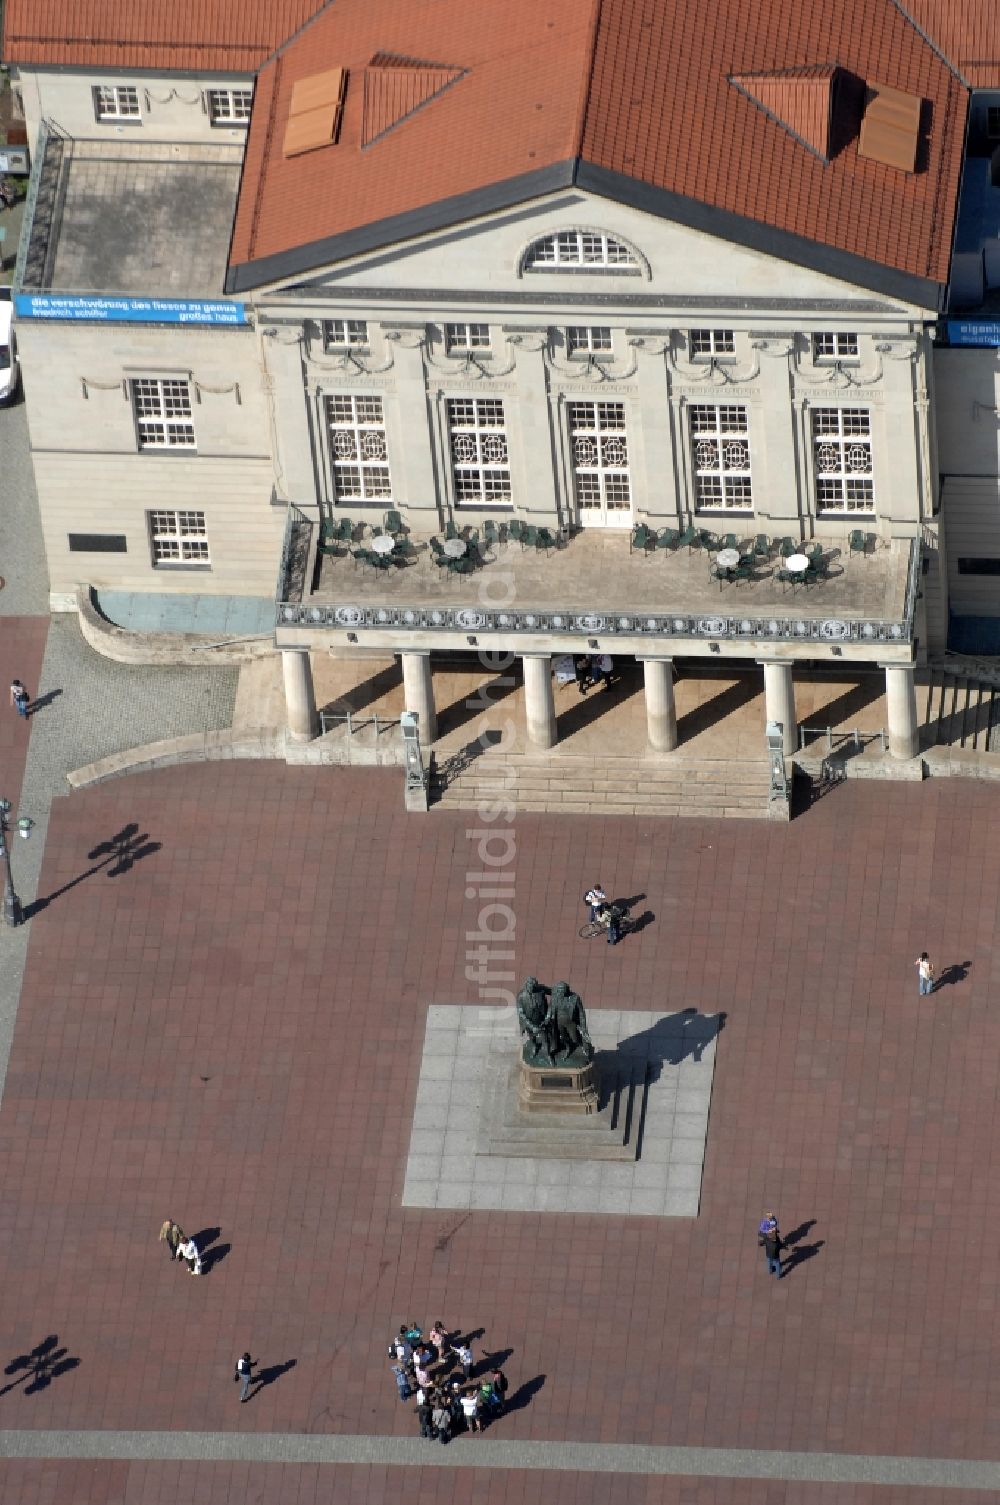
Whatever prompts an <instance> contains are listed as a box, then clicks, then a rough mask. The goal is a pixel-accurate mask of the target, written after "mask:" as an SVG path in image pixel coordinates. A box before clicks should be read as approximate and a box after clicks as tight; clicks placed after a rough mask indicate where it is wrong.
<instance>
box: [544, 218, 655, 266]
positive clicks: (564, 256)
mask: <svg viewBox="0 0 1000 1505" xmlns="http://www.w3.org/2000/svg"><path fill="white" fill-rule="evenodd" d="M555 271H575V272H618V273H621V274H623V275H625V276H632V277H640V276H646V277H648V276H649V265H648V263H647V261H646V258H645V257H644V256H642V255H640V253H639V252H638V251H637V250H636V249H635V248H634V247H633V246H630V245H627V244H626V243H625V241H623V240H618V239H617V238H616V237H615V236H613V235H608V234H607V233H606V232H605V231H604V230H584V229H574V230H556V231H555V232H554V234H552V235H543V236H542V237H541V238H540V239H539V240H533V241H532V242H531V244H530V245H529V246H528V247H527V248H526V250H525V251H524V252H523V253H522V255H521V261H520V265H519V266H518V275H519V276H520V275H522V274H523V273H524V272H555Z"/></svg>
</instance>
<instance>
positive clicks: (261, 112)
mask: <svg viewBox="0 0 1000 1505" xmlns="http://www.w3.org/2000/svg"><path fill="white" fill-rule="evenodd" d="M913 3H916V0H913ZM925 3H926V4H931V3H932V0H925ZM987 3H988V0H980V9H982V10H984V11H985V8H986V5H987ZM943 4H944V0H942V5H943ZM386 52H389V53H393V54H399V55H402V56H404V57H411V58H434V59H439V60H444V62H446V63H447V65H449V66H450V67H453V68H464V69H466V70H467V71H466V72H465V74H464V75H463V76H462V77H461V78H460V79H459V80H458V81H457V82H455V83H453V84H452V85H451V86H450V87H448V88H446V89H444V90H443V92H438V93H436V94H435V96H434V97H433V98H432V99H431V100H430V101H429V102H428V103H427V104H426V105H425V106H424V107H423V108H422V109H419V110H417V112H416V113H415V114H413V115H412V116H409V117H408V118H407V119H406V120H405V121H404V122H403V124H402V125H401V126H397V127H396V128H395V129H393V130H391V131H389V132H388V134H386V135H383V136H382V137H381V138H380V139H379V140H378V141H377V142H375V141H372V138H371V128H370V117H369V124H368V125H367V126H366V123H365V94H366V87H365V82H364V81H365V77H366V69H369V68H370V67H371V66H372V65H373V59H374V58H375V56H376V55H377V54H379V53H386ZM335 65H336V66H340V67H346V68H347V69H348V72H349V82H348V90H347V100H346V104H345V109H344V122H343V126H342V130H341V136H340V142H339V144H338V145H337V146H331V147H327V148H324V149H323V150H322V151H318V152H313V153H311V154H309V156H308V157H304V158H302V159H301V160H298V161H294V162H287V161H282V160H281V159H280V156H279V155H278V154H277V153H276V152H275V151H274V149H273V142H274V141H275V140H276V139H277V140H280V134H281V130H282V129H283V125H284V120H285V117H286V115H287V112H288V102H289V97H290V93H291V88H292V85H293V84H294V82H295V80H296V79H297V78H298V77H300V76H301V75H302V74H303V73H304V72H307V71H311V70H313V69H315V68H317V67H320V66H322V67H331V66H335ZM872 78H877V79H878V80H879V81H880V82H881V83H882V84H884V85H886V86H888V87H889V88H892V89H896V90H900V91H902V92H903V93H906V94H910V95H914V96H916V97H917V98H919V99H920V100H922V101H924V109H925V119H926V120H927V121H928V122H929V126H928V128H927V130H926V135H925V138H924V139H923V140H922V142H921V147H920V155H919V157H918V162H917V168H918V170H917V171H916V172H915V173H905V172H902V171H900V170H899V169H898V168H893V167H889V166H886V165H884V164H883V163H880V162H874V161H871V160H866V159H865V158H864V157H862V156H861V155H860V154H859V152H858V135H859V131H860V126H861V116H862V110H863V100H864V85H865V82H866V80H868V79H872ZM768 79H770V82H768V81H767V80H768ZM731 80H735V81H736V82H731ZM754 81H755V82H754ZM750 94H755V95H756V98H755V99H751V98H749V97H748V95H750ZM831 102H832V105H833V109H832V117H831V114H830V112H829V110H828V106H829V105H830V104H831ZM967 108H968V94H967V91H966V89H965V88H964V86H963V85H962V83H961V81H960V80H959V79H958V77H957V75H956V73H955V71H954V69H953V68H952V67H950V66H949V64H948V63H947V62H946V61H945V60H944V59H943V58H942V57H941V56H940V55H939V53H938V52H937V51H936V50H935V48H934V47H933V46H932V45H930V44H929V42H928V41H927V39H926V38H925V37H924V36H923V34H922V33H921V31H920V29H919V27H918V26H917V25H915V24H914V23H913V22H912V21H911V20H910V19H908V18H907V17H906V16H905V15H904V14H902V13H901V10H900V8H899V6H898V5H897V4H896V3H895V0H810V3H809V4H805V5H804V4H802V3H801V0H712V3H711V4H706V3H704V0H658V3H653V0H595V3H593V4H590V5H587V6H583V5H581V4H580V3H579V0H479V3H478V4H476V5H469V4H468V0H337V3H336V4H335V5H333V6H331V7H330V8H328V9H327V10H325V11H324V12H323V13H322V14H321V15H319V16H318V17H317V18H316V20H315V21H314V22H313V23H312V24H311V25H310V26H308V27H307V28H306V29H305V31H304V32H303V33H302V35H301V36H300V37H299V38H298V40H297V41H295V42H294V43H293V44H292V45H291V46H289V47H288V48H287V49H284V50H283V51H282V53H281V55H280V57H279V58H278V59H276V60H272V61H271V62H269V63H268V64H267V65H265V67H264V68H263V69H262V71H261V74H260V76H259V79H258V86H257V97H256V104H255V108H254V119H253V123H252V127H251V132H250V138H249V142H248V151H247V159H246V165H245V170H244V181H243V189H242V193H241V199H240V204H239V208H238V212H237V218H236V226H235V232H234V238H233V247H232V256H231V261H232V263H233V264H234V265H235V266H236V267H239V265H240V264H241V263H242V264H246V263H252V262H257V263H260V265H258V267H257V268H256V269H255V270H254V269H251V268H250V267H245V269H244V270H242V271H240V270H238V271H236V273H235V276H234V277H233V278H232V281H233V283H234V285H236V284H240V285H243V286H252V285H254V283H255V282H264V281H268V280H274V279H275V278H276V277H278V276H280V275H282V266H283V263H282V260H281V258H282V256H283V255H284V254H285V253H291V259H290V260H289V261H288V264H287V272H286V273H285V275H291V274H294V272H295V271H297V270H301V269H303V268H304V267H305V266H306V265H308V264H309V252H308V251H306V252H303V249H302V248H304V247H309V246H310V245H311V246H312V252H313V260H312V263H311V264H312V265H320V264H322V262H323V260H324V259H326V260H335V259H337V257H338V256H342V255H345V254H348V253H349V249H350V245H351V242H349V241H348V240H347V239H345V237H348V236H350V235H351V234H354V236H355V240H354V242H353V244H354V246H355V248H356V249H362V248H363V246H364V245H374V244H378V243H382V244H385V243H390V242H391V241H393V240H397V239H399V238H400V237H401V236H405V235H406V234H407V233H411V234H412V233H417V232H418V231H419V229H420V228H428V227H430V225H431V222H432V220H435V222H437V223H443V222H445V221H446V220H447V214H448V210H447V208H443V207H441V206H442V201H445V200H448V199H455V198H457V197H458V196H460V195H470V194H476V195H478V197H477V198H475V199H468V198H466V199H465V200H464V201H463V202H461V203H459V204H456V205H455V206H454V216H453V218H454V219H455V220H457V219H459V218H462V217H467V216H468V214H469V213H470V212H472V211H471V210H470V205H475V204H481V205H482V208H481V209H480V212H484V210H485V209H486V208H487V207H488V204H487V200H486V198H485V197H484V195H488V193H489V191H490V190H493V191H496V192H501V191H502V190H503V189H504V185H506V191H507V192H508V193H510V194H512V195H516V193H517V191H518V185H517V182H516V180H517V179H518V178H519V177H521V176H522V175H525V174H529V173H532V172H535V173H536V174H537V173H539V171H540V170H543V169H545V170H548V174H549V176H548V178H545V177H544V175H543V176H542V177H541V178H538V177H536V178H535V179H533V180H529V181H528V183H527V184H525V185H524V192H523V193H522V194H521V197H529V196H531V193H532V191H533V192H534V193H535V194H537V193H539V192H542V191H545V189H546V188H552V187H555V186H558V183H557V178H558V175H559V173H560V172H562V174H563V181H566V182H569V181H572V180H574V178H575V181H577V182H578V183H580V184H581V186H586V187H591V188H596V189H597V191H601V192H604V193H606V194H607V196H609V197H622V198H625V199H631V201H632V202H636V203H641V205H642V207H646V208H651V209H652V210H653V212H662V213H664V214H665V215H666V216H667V217H677V218H681V219H683V218H685V215H687V216H688V217H689V218H691V219H692V222H694V219H695V216H694V211H695V209H696V208H697V207H702V208H703V207H704V206H708V208H709V209H710V210H712V211H722V213H723V215H724V216H725V222H724V223H723V221H722V220H720V219H718V218H717V219H716V220H715V221H714V222H713V223H714V224H715V226H716V232H717V233H719V234H727V233H729V234H732V235H733V236H734V237H735V238H738V237H739V234H740V223H741V221H742V223H743V225H744V226H745V225H746V224H747V222H749V223H750V225H751V226H753V224H754V223H756V225H757V226H760V227H766V228H767V229H768V230H770V231H777V232H779V233H780V234H783V235H784V236H785V237H786V242H785V243H786V246H787V247H791V245H792V242H791V241H790V240H789V239H788V237H797V238H798V239H797V241H796V245H797V246H799V248H800V250H801V243H802V242H811V243H813V244H815V245H816V246H817V248H821V247H827V248H831V249H832V250H834V251H835V252H840V253H847V254H848V256H850V257H859V258H863V259H864V260H865V261H867V262H869V263H874V264H875V265H876V266H878V267H882V268H890V269H892V270H893V271H895V272H898V273H902V274H904V276H906V277H908V278H911V279H919V280H920V283H921V284H925V285H929V284H943V283H945V282H946V281H947V279H948V270H949V258H950V250H951V227H952V221H953V217H954V211H955V202H956V197H957V191H958V184H959V177H960V171H961V162H962V149H963V134H964V127H965V118H966V112H967ZM827 131H829V133H830V139H829V140H828V141H827V142H826V146H827V149H828V152H829V156H830V160H829V161H828V162H825V161H823V160H821V158H822V155H823V152H822V150H821V148H822V147H823V144H824V137H825V135H826V134H827ZM798 137H801V138H802V139H801V140H800V139H797V138H798ZM365 140H368V141H371V144H370V145H369V146H367V147H366V149H365V150H364V151H362V150H361V146H362V143H363V141H365ZM650 189H652V190H659V191H660V198H659V199H657V197H656V194H655V193H654V194H653V195H652V196H650V194H649V193H648V190H650ZM644 192H645V198H643V193H644ZM435 205H437V206H438V209H437V211H436V216H435V214H432V213H430V211H431V209H432V206H435ZM421 214H423V218H422V219H413V218H411V219H410V220H409V221H408V220H407V216H411V217H412V216H418V215H421ZM442 216H443V218H442ZM733 217H735V218H733ZM382 221H388V222H389V223H388V224H387V225H385V226H384V227H383V229H382V231H380V229H379V222H382ZM408 223H409V224H410V225H411V226H412V228H411V229H409V231H408V230H407V224H408ZM359 232H361V238H360V239H359V238H358V235H359ZM380 233H381V234H382V240H381V241H379V235H380ZM753 233H754V234H756V233H757V232H756V231H755V232H753ZM775 254H778V255H780V254H781V251H780V249H777V247H776V249H775ZM793 259H795V258H794V257H793ZM800 259H801V258H800ZM265 263H266V264H265ZM846 266H847V264H846V263H844V264H842V266H841V270H840V275H848V271H847V270H846ZM858 280H859V281H860V280H862V279H861V277H860V276H859V279H858ZM873 285H874V284H873ZM924 291H927V292H928V293H929V291H930V290H929V287H928V286H925V287H924Z"/></svg>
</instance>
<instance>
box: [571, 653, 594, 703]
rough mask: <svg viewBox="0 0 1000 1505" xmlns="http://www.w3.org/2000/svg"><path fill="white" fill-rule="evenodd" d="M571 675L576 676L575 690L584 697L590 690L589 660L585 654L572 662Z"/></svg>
mask: <svg viewBox="0 0 1000 1505" xmlns="http://www.w3.org/2000/svg"><path fill="white" fill-rule="evenodd" d="M573 673H574V674H575V675H576V687H577V689H578V690H579V691H580V694H581V695H586V693H587V691H588V690H589V689H590V659H589V658H588V656H587V655H586V654H584V655H583V657H582V658H575V659H574V660H573Z"/></svg>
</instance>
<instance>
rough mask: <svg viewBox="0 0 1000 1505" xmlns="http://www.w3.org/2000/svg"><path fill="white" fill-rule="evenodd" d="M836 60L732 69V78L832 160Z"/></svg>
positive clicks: (806, 143) (802, 139)
mask: <svg viewBox="0 0 1000 1505" xmlns="http://www.w3.org/2000/svg"><path fill="white" fill-rule="evenodd" d="M836 74H837V65H836V64H835V63H814V64H810V65H808V66H806V67H802V68H782V69H779V70H777V71H776V72H773V73H733V74H730V77H729V82H730V83H731V84H733V85H734V87H735V88H737V89H739V91H740V93H741V94H745V95H746V96H747V98H748V99H751V100H753V102H754V104H755V105H757V106H758V108H759V109H761V110H763V111H764V113H765V115H769V116H770V117H771V119H772V120H773V121H775V123H776V124H777V125H780V126H781V127H782V128H783V129H784V130H786V131H788V132H789V134H790V135H792V136H794V137H795V139H796V140H797V141H798V142H799V143H800V144H801V145H802V146H805V147H808V149H809V150H810V151H811V152H815V154H816V156H817V157H821V158H822V160H823V161H824V162H828V161H829V160H830V133H831V125H832V121H833V93H834V83H835V79H836Z"/></svg>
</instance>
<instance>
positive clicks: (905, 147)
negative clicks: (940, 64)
mask: <svg viewBox="0 0 1000 1505" xmlns="http://www.w3.org/2000/svg"><path fill="white" fill-rule="evenodd" d="M921 104H922V101H921V99H920V98H919V96H918V95H916V94H904V93H902V91H901V90H899V89H890V88H889V87H888V85H886V84H871V83H870V84H869V85H868V87H867V89H866V91H865V118H864V119H863V120H862V122H861V139H860V141H859V142H858V152H859V153H860V155H861V156H862V157H867V158H868V159H869V161H871V162H882V163H884V164H885V166H886V167H898V168H899V169H900V171H901V172H913V171H914V169H915V168H916V165H917V142H918V141H919V139H920V108H921Z"/></svg>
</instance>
